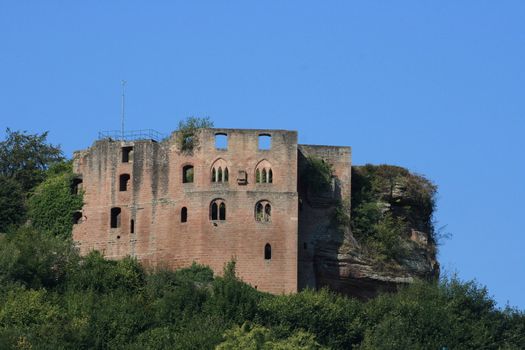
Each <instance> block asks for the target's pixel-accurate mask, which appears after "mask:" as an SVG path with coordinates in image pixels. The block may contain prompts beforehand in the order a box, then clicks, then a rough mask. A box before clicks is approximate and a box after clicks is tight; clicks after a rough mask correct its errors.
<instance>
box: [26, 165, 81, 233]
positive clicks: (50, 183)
mask: <svg viewBox="0 0 525 350" xmlns="http://www.w3.org/2000/svg"><path fill="white" fill-rule="evenodd" d="M74 177H75V176H74V174H73V172H72V168H71V164H70V163H61V164H58V165H56V166H55V167H53V168H51V169H50V170H49V171H48V173H47V178H46V180H45V181H44V182H42V183H41V184H39V185H38V186H37V187H36V189H35V190H34V192H33V194H32V195H31V197H30V198H29V218H30V220H31V224H32V225H33V227H35V228H37V229H39V230H41V231H43V232H48V233H50V234H53V235H56V236H61V237H69V236H70V234H71V230H72V227H73V213H75V212H76V211H78V210H80V209H81V208H82V203H83V200H82V197H83V196H82V193H77V194H75V193H73V191H72V181H73V179H74Z"/></svg>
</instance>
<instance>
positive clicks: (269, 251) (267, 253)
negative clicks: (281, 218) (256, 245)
mask: <svg viewBox="0 0 525 350" xmlns="http://www.w3.org/2000/svg"><path fill="white" fill-rule="evenodd" d="M271 259H272V246H271V245H270V244H269V243H266V245H265V246H264V260H271Z"/></svg>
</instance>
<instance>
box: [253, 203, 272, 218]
mask: <svg viewBox="0 0 525 350" xmlns="http://www.w3.org/2000/svg"><path fill="white" fill-rule="evenodd" d="M255 220H256V221H260V222H271V221H272V206H271V204H270V203H269V202H268V201H260V202H257V204H256V205H255Z"/></svg>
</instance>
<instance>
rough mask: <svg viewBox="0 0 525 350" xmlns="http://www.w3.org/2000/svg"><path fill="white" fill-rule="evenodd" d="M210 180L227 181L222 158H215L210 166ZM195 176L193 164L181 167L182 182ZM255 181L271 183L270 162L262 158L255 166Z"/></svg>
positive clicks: (227, 172) (187, 181)
mask: <svg viewBox="0 0 525 350" xmlns="http://www.w3.org/2000/svg"><path fill="white" fill-rule="evenodd" d="M210 176H211V182H228V180H229V170H228V166H227V163H226V161H225V160H224V159H222V158H219V159H217V160H216V161H215V162H214V163H213V165H212V167H211V175H210ZM194 177H195V174H194V168H193V165H191V164H190V165H185V166H184V167H183V168H182V182H183V183H191V182H193V179H194ZM255 182H256V183H273V171H272V166H271V164H270V162H268V161H267V160H262V161H260V162H259V164H257V167H256V168H255Z"/></svg>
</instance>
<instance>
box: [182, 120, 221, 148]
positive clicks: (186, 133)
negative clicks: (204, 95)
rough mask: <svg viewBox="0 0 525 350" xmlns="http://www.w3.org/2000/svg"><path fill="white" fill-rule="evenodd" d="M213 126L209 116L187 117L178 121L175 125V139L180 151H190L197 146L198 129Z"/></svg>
mask: <svg viewBox="0 0 525 350" xmlns="http://www.w3.org/2000/svg"><path fill="white" fill-rule="evenodd" d="M206 128H213V122H212V121H211V120H210V118H209V117H206V118H199V117H189V118H186V119H185V120H181V121H179V125H178V127H177V130H176V131H177V135H178V136H177V137H178V139H177V141H178V144H179V147H180V149H181V151H183V152H191V151H192V150H193V149H194V148H197V147H198V146H199V138H198V135H197V131H198V130H199V129H206Z"/></svg>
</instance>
